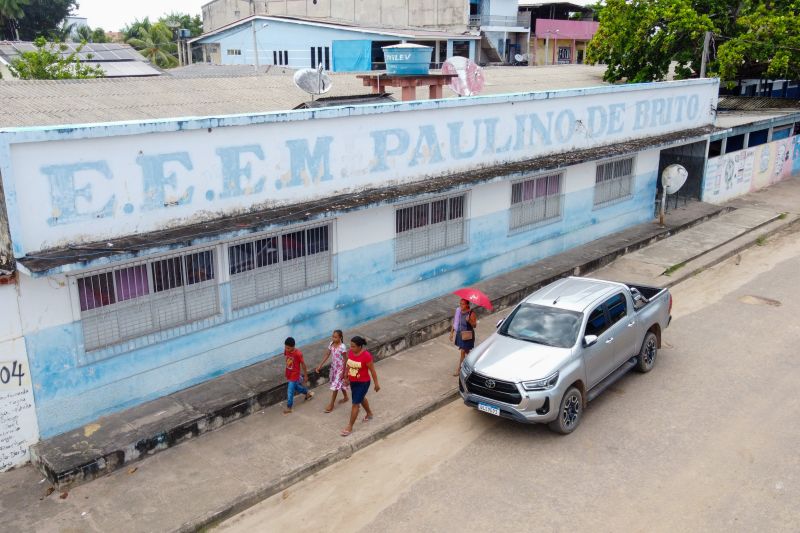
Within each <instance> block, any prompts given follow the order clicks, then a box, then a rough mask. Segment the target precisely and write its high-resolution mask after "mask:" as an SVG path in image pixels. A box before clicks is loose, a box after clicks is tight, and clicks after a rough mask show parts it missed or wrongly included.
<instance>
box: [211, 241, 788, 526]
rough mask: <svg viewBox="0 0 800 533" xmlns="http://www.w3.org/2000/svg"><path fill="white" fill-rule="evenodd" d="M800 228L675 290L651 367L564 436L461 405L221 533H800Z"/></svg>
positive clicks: (613, 391) (600, 401) (600, 402)
mask: <svg viewBox="0 0 800 533" xmlns="http://www.w3.org/2000/svg"><path fill="white" fill-rule="evenodd" d="M799 276H800V233H787V234H783V235H780V236H778V237H776V238H774V239H772V240H770V241H768V242H767V243H766V244H765V245H763V246H756V247H754V248H752V249H750V250H748V251H745V252H743V253H742V254H741V255H740V256H738V257H734V258H732V259H730V260H728V261H726V262H724V263H722V264H720V265H718V266H716V267H714V268H712V269H709V270H707V271H704V272H702V273H701V274H699V275H697V276H695V277H694V278H691V279H689V280H687V281H685V282H683V283H681V284H679V285H677V286H676V287H674V288H673V289H672V291H673V295H674V301H675V304H674V308H673V317H674V318H673V322H672V325H671V327H670V328H669V329H668V330H667V331H666V333H665V335H664V341H665V342H664V346H663V348H662V350H661V351H660V352H659V356H658V360H657V363H656V367H655V369H654V370H653V371H652V372H650V373H649V374H646V375H640V374H635V373H631V374H629V375H627V376H626V377H624V378H623V379H622V380H620V381H619V382H617V383H616V384H615V385H614V386H613V387H612V388H611V389H610V390H608V391H606V392H605V393H604V394H603V395H601V396H600V397H599V398H598V399H596V400H595V401H594V402H592V403H591V404H589V407H588V408H587V410H586V412H585V416H584V419H583V422H582V424H581V426H580V427H579V428H578V429H577V431H576V432H575V433H573V434H572V435H569V436H566V437H563V436H558V435H555V434H553V433H551V432H550V431H549V430H548V429H547V428H546V427H544V426H524V425H519V424H516V423H513V422H510V421H507V420H501V419H497V418H494V417H492V416H491V415H487V414H483V413H478V412H476V411H473V410H471V409H468V408H467V407H465V406H464V405H463V404H462V403H461V402H460V401H457V402H454V403H452V404H449V405H447V406H446V407H444V408H443V409H440V410H439V411H436V412H434V413H432V414H431V415H428V416H427V417H425V418H423V419H421V420H420V421H418V422H416V423H414V424H412V425H410V426H408V427H406V428H404V429H403V430H401V431H398V432H396V433H394V434H392V435H390V436H389V437H387V438H386V439H384V440H382V441H379V442H378V443H376V444H374V445H372V446H370V447H368V448H366V449H364V450H362V451H360V452H358V453H356V454H355V455H353V456H352V457H351V458H350V459H348V460H345V461H343V462H341V463H338V464H336V465H333V466H332V467H329V468H328V469H326V470H323V471H321V472H319V473H318V474H316V475H314V476H312V477H311V478H309V479H307V480H305V481H303V482H301V483H298V484H297V485H295V486H293V487H291V488H289V489H287V490H286V491H284V492H283V493H281V494H278V495H276V496H274V497H272V498H270V499H268V500H265V501H264V502H262V503H260V504H258V505H257V506H255V507H252V508H250V509H249V510H247V511H245V512H243V513H241V514H239V515H237V516H235V517H233V518H231V519H229V520H228V521H226V522H224V523H223V524H221V525H220V526H219V529H220V530H222V531H296V532H300V531H317V532H319V531H365V532H367V531H370V532H371V531H381V532H394V531H487V530H497V529H498V528H503V529H508V528H513V529H516V530H521V531H566V530H589V529H591V530H592V531H648V532H650V531H670V532H674V531H726V532H727V531H748V532H749V531H797V502H798V501H800V455H798V454H797V452H796V450H797V443H798V441H799V440H800V423H798V422H797V420H796V417H797V415H798V413H800V396H798V394H797V386H798V383H800V380H799V379H798V377H800V363H798V361H800V359H798V357H797V342H798V341H797V339H798V338H800V321H798V319H797V317H798V314H800V284H798V283H797V280H798V277H799Z"/></svg>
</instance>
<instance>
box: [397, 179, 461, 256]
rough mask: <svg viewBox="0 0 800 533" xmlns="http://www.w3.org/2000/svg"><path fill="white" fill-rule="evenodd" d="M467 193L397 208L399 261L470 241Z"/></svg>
mask: <svg viewBox="0 0 800 533" xmlns="http://www.w3.org/2000/svg"><path fill="white" fill-rule="evenodd" d="M466 197H467V195H466V194H460V195H457V196H450V197H444V198H438V199H436V200H432V201H426V202H421V203H416V204H413V205H407V206H402V207H399V208H397V210H396V211H395V262H397V263H402V262H405V261H410V260H412V259H418V258H420V257H427V256H430V255H434V254H436V253H438V252H441V251H442V250H447V249H450V248H455V247H457V246H460V245H463V244H465V243H466V217H465V211H466V205H465V204H466Z"/></svg>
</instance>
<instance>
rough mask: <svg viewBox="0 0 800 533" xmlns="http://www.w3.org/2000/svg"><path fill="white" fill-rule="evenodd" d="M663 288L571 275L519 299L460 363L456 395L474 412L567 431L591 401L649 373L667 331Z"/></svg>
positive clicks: (667, 309) (667, 307) (669, 306)
mask: <svg viewBox="0 0 800 533" xmlns="http://www.w3.org/2000/svg"><path fill="white" fill-rule="evenodd" d="M671 312H672V295H670V293H669V291H668V290H667V289H657V288H654V287H644V286H636V285H627V284H623V283H615V282H611V281H602V280H597V279H589V278H577V277H570V278H564V279H561V280H558V281H555V282H553V283H551V284H550V285H548V286H546V287H543V288H541V289H539V290H538V291H536V292H534V293H533V294H531V295H530V296H528V297H527V298H525V300H523V301H522V302H521V303H520V304H519V305H517V307H515V308H514V310H513V311H512V312H511V313H510V314H509V315H508V316H507V317H506V318H504V319H503V320H501V321H500V322H498V324H497V331H496V332H495V333H493V334H492V335H491V336H490V337H489V338H488V339H486V340H485V341H484V342H482V343H481V344H480V345H478V346H476V347H475V348H474V349H473V350H472V351H471V352H470V354H469V355H468V356H467V358H466V359H465V361H464V364H463V366H462V367H461V375H460V376H459V390H460V392H461V397H462V398H463V399H464V402H465V403H466V404H467V405H469V406H471V407H474V408H476V409H478V410H480V411H483V412H486V413H489V414H492V415H495V416H501V417H504V418H510V419H513V420H517V421H519V422H527V423H533V422H539V423H548V424H549V425H550V428H551V429H553V430H554V431H556V432H558V433H564V434H566V433H572V431H573V430H574V429H575V428H576V427H577V426H578V423H579V422H580V420H581V416H582V414H583V409H584V407H585V406H586V403H587V402H588V401H589V400H592V399H594V398H595V397H596V396H597V395H599V394H600V393H601V392H603V391H604V390H605V389H606V388H608V387H609V386H610V385H611V384H612V383H614V382H615V381H616V380H618V379H619V378H620V377H622V376H623V375H624V374H625V373H627V372H628V371H629V370H631V369H633V368H636V369H637V370H638V371H639V372H649V371H650V369H652V368H653V365H654V364H655V360H656V354H657V350H658V348H660V347H661V335H662V332H663V331H664V329H665V328H666V327H667V326H668V325H669V323H670V320H671V318H672V317H671V316H670V313H671Z"/></svg>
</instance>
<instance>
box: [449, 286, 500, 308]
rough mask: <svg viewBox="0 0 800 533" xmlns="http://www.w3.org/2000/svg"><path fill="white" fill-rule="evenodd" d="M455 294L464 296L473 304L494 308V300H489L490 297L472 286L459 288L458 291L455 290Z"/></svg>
mask: <svg viewBox="0 0 800 533" xmlns="http://www.w3.org/2000/svg"><path fill="white" fill-rule="evenodd" d="M453 294H455V295H456V296H460V297H462V298H464V299H465V300H466V301H468V302H469V303H471V304H473V305H480V306H481V307H485V308H486V309H488V310H489V311H491V310H492V309H493V307H492V302H491V301H489V297H488V296H486V295H485V294H483V293H482V292H481V291H479V290H478V289H473V288H472V287H464V288H463V289H458V290H457V291H455V292H453Z"/></svg>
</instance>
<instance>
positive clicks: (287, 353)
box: [283, 337, 314, 415]
mask: <svg viewBox="0 0 800 533" xmlns="http://www.w3.org/2000/svg"><path fill="white" fill-rule="evenodd" d="M283 355H284V357H286V380H287V381H288V386H289V393H288V397H287V398H286V409H284V410H283V414H285V415H288V414H289V413H291V412H292V405H294V395H295V393H297V394H305V395H306V400H305V401H308V400H310V399H311V398H313V397H314V393H313V392H311V391H309V390H308V389H307V388H306V387H308V368H306V362H305V360H303V352H301V351H300V350H298V349H297V348H295V342H294V338H292V337H287V338H286V340H285V341H284V342H283ZM300 370H302V371H303V372H302V374H301V373H300ZM304 382H305V387H304V386H303V383H304Z"/></svg>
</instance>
